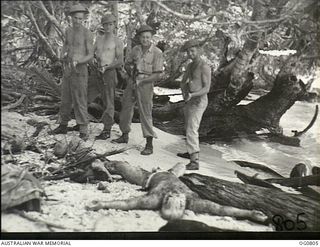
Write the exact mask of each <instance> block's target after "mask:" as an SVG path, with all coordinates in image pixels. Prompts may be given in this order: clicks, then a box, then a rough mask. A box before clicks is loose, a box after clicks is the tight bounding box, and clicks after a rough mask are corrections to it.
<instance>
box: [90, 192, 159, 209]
mask: <svg viewBox="0 0 320 247" xmlns="http://www.w3.org/2000/svg"><path fill="white" fill-rule="evenodd" d="M161 199H162V198H160V196H157V195H156V194H152V195H144V196H139V197H133V198H130V199H126V200H115V201H108V202H103V201H92V202H91V204H90V205H87V206H86V209H87V210H93V211H97V210H99V209H111V208H113V209H120V210H133V209H150V210H157V209H160V206H161Z"/></svg>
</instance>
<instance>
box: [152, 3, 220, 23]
mask: <svg viewBox="0 0 320 247" xmlns="http://www.w3.org/2000/svg"><path fill="white" fill-rule="evenodd" d="M154 3H155V4H157V5H158V6H159V7H161V8H163V9H164V10H166V11H167V12H169V13H171V14H173V15H175V16H177V17H179V18H181V19H184V20H190V21H197V20H202V19H207V18H209V17H212V16H214V15H213V14H212V15H206V16H200V17H195V16H193V15H185V14H182V13H179V12H176V11H174V10H172V9H170V8H169V7H168V6H166V5H165V4H163V3H161V2H157V1H154ZM210 23H211V22H210Z"/></svg>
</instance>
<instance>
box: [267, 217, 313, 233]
mask: <svg viewBox="0 0 320 247" xmlns="http://www.w3.org/2000/svg"><path fill="white" fill-rule="evenodd" d="M304 214H305V213H300V214H298V215H297V218H296V222H294V221H293V220H290V219H286V218H285V217H284V216H282V215H278V214H277V215H274V216H273V217H272V222H273V224H274V225H275V227H276V231H292V230H295V229H298V230H300V231H303V230H305V229H307V223H306V222H304V221H303V220H301V219H299V217H300V216H301V215H304Z"/></svg>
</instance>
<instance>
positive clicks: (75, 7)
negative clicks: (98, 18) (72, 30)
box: [68, 4, 89, 15]
mask: <svg viewBox="0 0 320 247" xmlns="http://www.w3.org/2000/svg"><path fill="white" fill-rule="evenodd" d="M77 12H83V13H85V14H88V13H89V11H88V10H87V8H85V7H83V6H82V5H81V4H76V5H72V6H71V7H70V9H69V11H68V14H69V15H71V14H74V13H77Z"/></svg>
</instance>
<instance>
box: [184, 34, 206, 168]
mask: <svg viewBox="0 0 320 247" xmlns="http://www.w3.org/2000/svg"><path fill="white" fill-rule="evenodd" d="M181 51H182V52H187V54H188V56H189V58H190V59H191V60H192V62H191V63H189V64H188V66H187V69H186V72H185V74H184V76H183V78H182V81H181V85H180V86H181V90H182V95H183V98H184V101H185V107H184V117H185V129H186V137H187V151H188V154H189V155H188V156H189V157H190V163H189V164H187V166H186V169H187V170H198V169H199V152H200V147H199V134H198V130H199V126H200V122H201V119H202V115H203V113H204V111H205V110H206V108H207V105H208V97H207V94H208V92H209V90H210V84H211V68H210V67H209V65H208V64H206V63H205V61H203V59H201V57H200V55H201V53H200V44H199V42H198V41H197V40H189V41H187V42H185V43H184V45H183V46H182V48H181ZM178 155H179V154H178ZM184 155H185V154H184ZM179 156H180V155H179Z"/></svg>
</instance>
